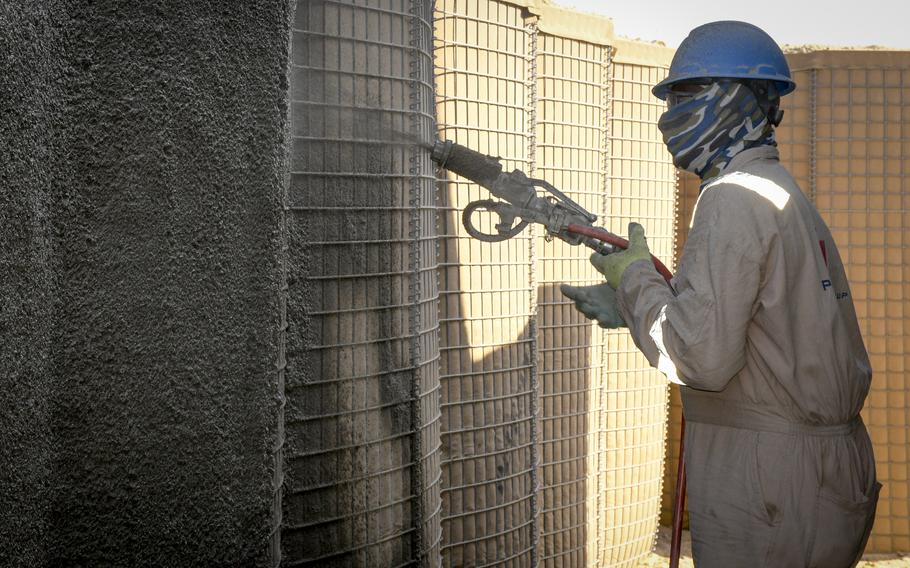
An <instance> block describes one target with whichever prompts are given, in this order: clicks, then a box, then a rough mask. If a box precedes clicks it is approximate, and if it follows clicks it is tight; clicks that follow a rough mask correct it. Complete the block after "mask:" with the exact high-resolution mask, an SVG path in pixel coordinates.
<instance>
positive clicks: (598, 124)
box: [535, 16, 611, 567]
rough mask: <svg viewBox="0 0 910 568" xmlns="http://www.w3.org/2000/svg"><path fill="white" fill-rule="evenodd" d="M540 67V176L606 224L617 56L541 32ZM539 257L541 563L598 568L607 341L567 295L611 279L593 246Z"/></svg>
mask: <svg viewBox="0 0 910 568" xmlns="http://www.w3.org/2000/svg"><path fill="white" fill-rule="evenodd" d="M544 17H546V16H544ZM610 39H611V38H609V37H605V38H604V40H605V42H606V41H608V40H610ZM536 61H537V65H536V79H537V114H536V121H535V124H536V150H537V151H536V155H535V162H536V167H535V173H536V175H537V177H540V178H543V179H546V180H547V181H549V182H550V183H552V184H553V185H555V186H556V187H558V188H559V189H560V190H561V191H563V192H564V193H566V194H567V195H569V196H570V197H571V198H572V199H573V200H575V201H576V202H577V203H579V204H580V205H581V206H582V207H584V208H585V209H587V210H588V211H590V212H592V213H594V214H596V215H598V217H601V216H602V215H603V213H604V210H605V206H606V193H605V189H606V185H607V178H606V166H607V164H606V159H607V138H606V132H607V105H608V96H609V86H610V84H609V81H608V73H609V61H610V48H609V47H608V46H606V45H595V44H593V43H589V42H585V41H579V40H576V39H571V38H564V37H558V36H554V35H548V34H543V33H541V34H540V35H539V38H538V40H537V54H536ZM537 251H538V255H537V268H538V271H537V272H538V284H539V288H538V306H539V313H538V317H539V329H540V338H539V348H538V353H539V357H538V367H539V378H540V380H539V384H540V407H539V408H540V442H539V446H540V505H541V510H540V515H541V519H540V545H539V550H540V563H541V565H543V566H565V567H583V566H588V565H591V566H593V565H595V564H596V561H597V549H596V547H597V518H598V513H599V510H598V504H599V502H598V487H597V482H598V469H597V468H598V462H597V457H598V452H597V447H596V443H597V435H598V432H597V429H598V419H599V417H600V412H601V411H602V408H601V400H600V394H601V387H602V385H601V384H600V380H601V378H602V375H603V368H602V366H601V363H602V362H601V357H600V354H601V351H602V349H603V339H604V334H603V333H602V331H601V330H600V328H599V327H598V326H597V325H596V324H594V323H592V322H590V321H589V320H587V319H586V318H585V317H584V316H583V315H581V313H580V312H578V311H577V310H576V309H575V306H574V305H573V304H572V302H571V301H569V300H568V299H567V298H566V297H564V296H563V295H562V293H561V292H560V291H559V286H560V284H562V283H569V284H573V285H576V286H586V285H592V284H600V283H602V282H603V277H602V276H601V275H600V274H599V273H598V272H597V271H596V270H594V268H593V266H592V265H591V263H590V262H588V257H589V254H590V250H589V249H587V248H585V247H572V246H570V245H568V244H567V243H565V242H563V241H560V240H555V241H552V242H546V241H545V240H544V239H542V238H539V241H538V243H537Z"/></svg>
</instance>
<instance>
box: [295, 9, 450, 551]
mask: <svg viewBox="0 0 910 568" xmlns="http://www.w3.org/2000/svg"><path fill="white" fill-rule="evenodd" d="M430 17H431V10H430V3H429V2H424V1H418V0H413V1H412V0H383V1H375V0H371V1H370V2H363V3H360V4H356V3H354V2H344V1H335V0H312V1H308V2H299V3H298V5H297V8H296V13H295V20H294V25H293V36H292V62H291V74H290V79H291V127H292V132H291V142H292V151H291V179H290V189H289V195H288V225H289V231H290V241H289V249H290V250H289V258H290V264H289V271H288V272H289V274H288V277H289V298H288V314H289V330H288V342H287V343H288V349H287V357H288V370H287V398H288V407H287V414H286V420H287V423H286V427H287V438H288V439H287V452H286V459H287V464H286V466H287V481H286V491H285V498H284V521H285V525H284V527H283V530H282V546H283V556H284V559H283V565H285V566H333V565H345V566H348V565H363V566H371V565H372V566H400V565H411V564H413V563H419V564H428V565H436V564H437V563H438V556H439V541H440V538H441V528H440V524H439V508H440V498H439V480H438V475H439V467H440V466H439V406H438V400H439V399H438V397H439V391H438V384H439V383H438V366H437V365H438V344H437V333H438V323H437V311H436V306H437V303H438V291H437V287H436V270H437V266H436V251H435V248H436V237H435V207H434V200H435V178H434V176H433V169H432V167H431V164H430V163H429V160H428V157H427V156H426V151H425V150H421V149H420V148H419V147H418V146H417V141H418V139H420V138H422V137H423V138H426V137H430V136H432V131H433V122H432V105H433V100H432V83H431V80H432V77H431V71H432V62H431V56H430V37H431V22H430Z"/></svg>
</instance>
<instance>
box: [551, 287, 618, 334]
mask: <svg viewBox="0 0 910 568" xmlns="http://www.w3.org/2000/svg"><path fill="white" fill-rule="evenodd" d="M559 290H560V291H561V292H562V293H563V295H564V296H565V297H567V298H569V299H570V300H572V301H573V302H575V307H576V308H577V309H578V311H580V312H581V313H583V314H584V316H585V317H586V318H588V319H592V320H597V323H598V324H600V327H605V328H607V329H616V328H617V327H628V326H627V325H626V322H625V321H623V319H622V316H621V315H620V314H619V306H617V304H616V291H615V290H613V288H611V287H610V285H609V284H598V285H597V286H569V285H568V284H563V285H562V286H560V287H559Z"/></svg>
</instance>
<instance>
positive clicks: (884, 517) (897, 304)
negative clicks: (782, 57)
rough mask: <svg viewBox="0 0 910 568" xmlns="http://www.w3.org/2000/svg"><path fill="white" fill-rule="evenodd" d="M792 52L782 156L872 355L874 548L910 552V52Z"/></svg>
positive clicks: (868, 412)
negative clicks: (822, 232)
mask: <svg viewBox="0 0 910 568" xmlns="http://www.w3.org/2000/svg"><path fill="white" fill-rule="evenodd" d="M790 62H791V66H792V67H793V68H794V69H796V70H798V71H797V73H796V80H797V81H798V84H799V89H801V90H803V93H804V94H803V96H802V97H801V98H796V99H794V100H793V101H790V105H791V109H792V110H793V111H794V112H793V114H792V115H791V116H788V117H787V119H790V121H789V122H787V121H786V119H785V123H784V124H783V125H782V128H781V137H780V138H781V141H782V142H781V144H782V146H783V147H784V148H786V146H791V147H796V148H804V149H801V150H797V151H796V152H794V151H792V150H788V151H786V153H784V154H783V156H782V157H783V159H784V162H785V164H786V165H787V166H788V167H791V168H793V169H794V170H795V172H796V174H797V176H798V179H799V181H800V183H801V184H803V190H804V191H806V192H807V193H809V194H810V195H811V196H812V197H813V198H814V201H815V204H816V207H817V208H818V210H819V212H820V213H821V214H822V217H824V219H825V221H826V222H827V223H828V225H829V226H830V228H831V232H832V233H833V235H834V239H835V241H836V242H837V245H838V248H839V249H840V251H841V256H842V257H843V260H844V264H845V267H846V271H847V277H848V279H849V281H850V287H851V292H852V294H853V301H854V304H855V306H856V311H857V315H858V316H859V319H860V327H861V329H862V333H863V339H864V341H865V343H866V349H867V350H868V352H869V356H870V359H871V362H872V370H873V376H872V388H871V391H870V393H869V397H868V398H867V400H866V405H865V408H864V409H863V418H864V420H865V422H866V425H867V427H868V429H869V434H870V436H871V437H872V442H873V445H874V450H875V458H876V465H877V469H878V477H879V480H880V481H881V482H882V484H883V485H884V487H883V489H882V492H881V497H880V500H879V505H878V511H877V515H876V521H875V528H874V530H873V533H872V537H871V539H870V540H869V545H868V547H867V551H869V552H894V551H906V550H910V511H908V504H910V497H908V487H910V484H908V476H910V462H908V458H907V448H908V439H907V436H908V434H907V430H908V422H910V407H908V394H907V392H908V382H907V379H906V369H905V367H906V349H907V346H908V344H910V341H908V338H907V335H906V331H905V329H906V324H905V307H904V306H905V300H906V298H908V297H910V286H908V284H907V283H906V279H905V278H904V276H905V269H904V264H905V263H906V262H908V254H907V247H908V245H910V238H908V237H907V234H908V232H907V231H908V229H910V197H908V191H910V180H908V172H910V163H908V162H910V152H908V151H910V130H908V127H907V126H906V124H907V123H908V121H910V94H908V93H910V53H908V52H887V51H883V52H858V51H830V52H816V53H805V54H793V55H791V56H790ZM799 89H798V90H797V93H799V92H800V91H799ZM784 100H785V101H786V99H784Z"/></svg>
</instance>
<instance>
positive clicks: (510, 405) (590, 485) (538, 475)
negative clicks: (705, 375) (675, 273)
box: [435, 0, 676, 566]
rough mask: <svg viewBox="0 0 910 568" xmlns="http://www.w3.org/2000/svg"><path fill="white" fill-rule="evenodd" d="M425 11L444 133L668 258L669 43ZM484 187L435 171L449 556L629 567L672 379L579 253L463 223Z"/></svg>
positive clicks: (539, 22) (596, 27)
mask: <svg viewBox="0 0 910 568" xmlns="http://www.w3.org/2000/svg"><path fill="white" fill-rule="evenodd" d="M436 9H437V15H436V50H435V55H436V67H437V80H436V87H437V100H438V105H437V116H438V120H439V131H440V137H441V138H448V139H453V140H455V141H457V142H459V143H462V144H466V145H468V146H471V147H473V148H475V149H477V150H479V151H481V152H485V153H489V154H492V155H496V156H501V157H502V158H504V162H505V164H506V167H507V168H520V169H523V170H524V171H525V172H526V173H528V174H529V175H536V176H539V177H542V178H544V179H547V180H548V181H550V182H551V183H554V184H555V185H557V186H558V187H560V188H561V189H562V190H563V191H565V192H566V193H568V194H569V195H570V196H571V197H572V198H573V199H576V200H577V201H578V202H579V203H581V204H582V205H583V206H585V207H586V208H588V209H589V210H591V211H592V212H594V213H596V214H598V215H600V216H602V222H603V224H604V226H606V227H607V228H608V229H610V230H612V231H614V232H617V233H620V234H625V233H626V230H627V228H626V225H627V223H628V222H629V221H630V220H633V219H638V220H641V221H642V222H643V223H645V225H646V227H648V234H649V242H651V243H652V247H653V248H654V250H655V252H656V254H658V255H660V256H662V257H663V258H665V259H669V258H671V256H672V246H673V228H674V227H673V223H674V219H675V215H674V190H675V181H676V174H675V170H674V168H673V167H672V164H671V163H670V160H669V156H668V155H667V154H666V152H665V151H664V150H663V146H662V144H661V142H660V135H659V133H658V132H657V130H656V122H657V117H658V116H659V114H660V112H659V111H660V104H659V101H657V100H656V99H654V98H653V97H652V96H651V95H650V91H649V86H650V84H653V82H656V81H659V80H660V78H662V76H663V74H664V73H665V72H666V68H667V66H668V64H669V60H670V57H671V56H672V51H671V50H667V49H663V48H658V47H655V46H651V45H647V44H640V43H636V42H625V41H619V42H616V41H614V39H613V37H612V26H611V25H610V23H609V21H606V20H603V19H598V18H591V19H588V20H586V22H587V23H588V25H586V26H585V28H584V29H581V30H579V29H576V28H577V24H576V22H577V17H578V14H576V13H572V12H568V11H565V10H561V9H557V8H553V7H550V6H534V5H531V6H527V5H526V6H521V5H517V4H514V3H507V2H486V1H477V2H456V1H454V0H450V1H442V2H437V4H436ZM611 44H614V45H611ZM614 54H616V56H615V58H614ZM614 59H615V60H614ZM487 196H488V194H486V191H485V190H482V189H481V188H479V187H477V186H476V185H474V184H472V183H469V182H467V181H465V180H463V179H460V178H458V177H457V176H453V175H449V177H447V178H446V179H445V180H443V182H442V183H441V185H440V204H441V207H442V211H441V217H440V223H441V224H440V238H441V247H440V251H441V255H442V256H441V263H440V266H441V275H442V276H441V281H442V289H441V295H442V297H443V298H444V299H443V302H442V306H441V310H442V314H443V315H442V320H441V321H442V352H443V357H442V383H443V390H442V393H443V402H442V407H443V434H442V437H443V489H442V492H443V547H442V550H443V561H444V564H445V565H451V566H459V565H487V564H498V565H513V566H526V565H535V564H538V563H539V564H542V565H548V566H584V565H608V566H624V565H634V563H635V561H636V559H638V558H640V557H641V556H642V555H644V554H646V553H647V552H648V551H649V550H650V548H651V545H652V543H653V536H654V531H655V529H656V525H657V515H658V511H659V500H660V489H661V476H662V462H663V456H664V446H663V437H664V431H665V415H666V397H667V386H666V385H667V383H666V380H665V379H664V378H663V377H662V376H661V375H659V374H658V373H656V372H655V371H653V370H651V369H650V368H649V367H648V365H647V363H646V361H645V360H644V358H643V357H641V355H640V354H639V353H638V352H637V350H636V349H635V347H634V345H633V344H632V342H631V339H630V338H629V337H628V334H627V333H624V332H610V333H606V332H604V331H602V330H601V329H600V328H598V327H597V326H594V325H592V324H590V323H589V322H587V321H586V320H584V318H582V317H580V316H579V314H578V313H577V312H576V311H575V309H574V307H573V306H572V305H571V303H569V302H568V301H567V300H566V299H565V298H564V297H563V296H562V295H561V294H560V293H559V291H558V286H559V284H560V283H562V282H571V283H575V284H579V283H585V284H593V283H598V282H601V281H602V279H601V278H600V277H599V275H597V274H596V273H595V271H594V270H593V269H592V268H591V267H590V264H589V263H588V260H587V258H588V252H587V251H586V250H584V249H579V248H572V247H569V246H568V245H565V244H563V243H561V242H552V243H550V242H545V241H544V240H543V239H541V238H540V236H536V237H534V236H532V234H531V233H530V231H529V232H528V233H525V234H522V235H521V236H519V237H516V238H514V239H512V240H510V241H507V242H505V243H498V244H487V243H479V242H477V241H476V240H473V239H471V238H470V237H469V236H468V235H467V233H466V232H465V231H464V229H463V228H462V227H461V221H460V217H461V211H462V210H463V208H464V206H465V205H466V204H467V203H468V202H470V201H473V200H476V199H480V198H486V197H487ZM487 228H488V229H489V227H487ZM535 488H536V490H535Z"/></svg>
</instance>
